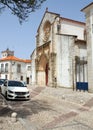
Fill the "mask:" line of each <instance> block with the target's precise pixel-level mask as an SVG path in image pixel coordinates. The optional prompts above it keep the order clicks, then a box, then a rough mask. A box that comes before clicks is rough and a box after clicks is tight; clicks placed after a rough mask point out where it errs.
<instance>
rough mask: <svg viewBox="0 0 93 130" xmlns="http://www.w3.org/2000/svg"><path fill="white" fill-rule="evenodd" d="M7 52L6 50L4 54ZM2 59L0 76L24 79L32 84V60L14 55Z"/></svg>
mask: <svg viewBox="0 0 93 130" xmlns="http://www.w3.org/2000/svg"><path fill="white" fill-rule="evenodd" d="M5 53H7V52H5V51H4V54H5ZM4 54H3V53H2V58H1V59H0V78H1V79H13V80H22V81H24V82H25V83H27V84H31V60H24V59H20V58H17V57H15V56H13V55H10V56H7V54H6V57H3V55H4Z"/></svg>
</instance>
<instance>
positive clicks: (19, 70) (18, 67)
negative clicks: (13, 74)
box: [17, 64, 21, 73]
mask: <svg viewBox="0 0 93 130" xmlns="http://www.w3.org/2000/svg"><path fill="white" fill-rule="evenodd" d="M17 72H18V73H21V65H20V64H17Z"/></svg>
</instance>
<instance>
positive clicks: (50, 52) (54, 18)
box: [31, 10, 87, 89]
mask: <svg viewBox="0 0 93 130" xmlns="http://www.w3.org/2000/svg"><path fill="white" fill-rule="evenodd" d="M35 51H36V52H35V53H34V54H35V55H34V54H32V56H31V58H32V59H34V60H32V64H33V66H32V70H34V72H33V73H34V76H33V75H32V82H33V83H35V84H37V85H39V86H52V87H57V86H58V87H67V88H73V89H75V88H76V89H77V88H78V86H77V83H78V82H84V83H86V82H87V58H86V57H87V45H86V26H85V23H83V22H79V21H75V20H72V19H67V18H63V17H60V15H59V14H56V13H53V12H49V11H48V10H46V11H45V13H44V16H43V18H42V20H41V23H40V25H39V28H38V30H37V36H36V50H35Z"/></svg>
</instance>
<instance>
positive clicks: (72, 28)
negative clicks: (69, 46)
mask: <svg viewBox="0 0 93 130" xmlns="http://www.w3.org/2000/svg"><path fill="white" fill-rule="evenodd" d="M84 29H85V26H83V25H82V26H80V25H79V24H74V23H69V22H65V21H63V22H62V23H61V33H62V34H68V35H76V36H77V38H78V39H81V40H84Z"/></svg>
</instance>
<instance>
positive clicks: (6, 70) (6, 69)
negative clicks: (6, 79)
mask: <svg viewBox="0 0 93 130" xmlns="http://www.w3.org/2000/svg"><path fill="white" fill-rule="evenodd" d="M5 72H8V63H6V64H5Z"/></svg>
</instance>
